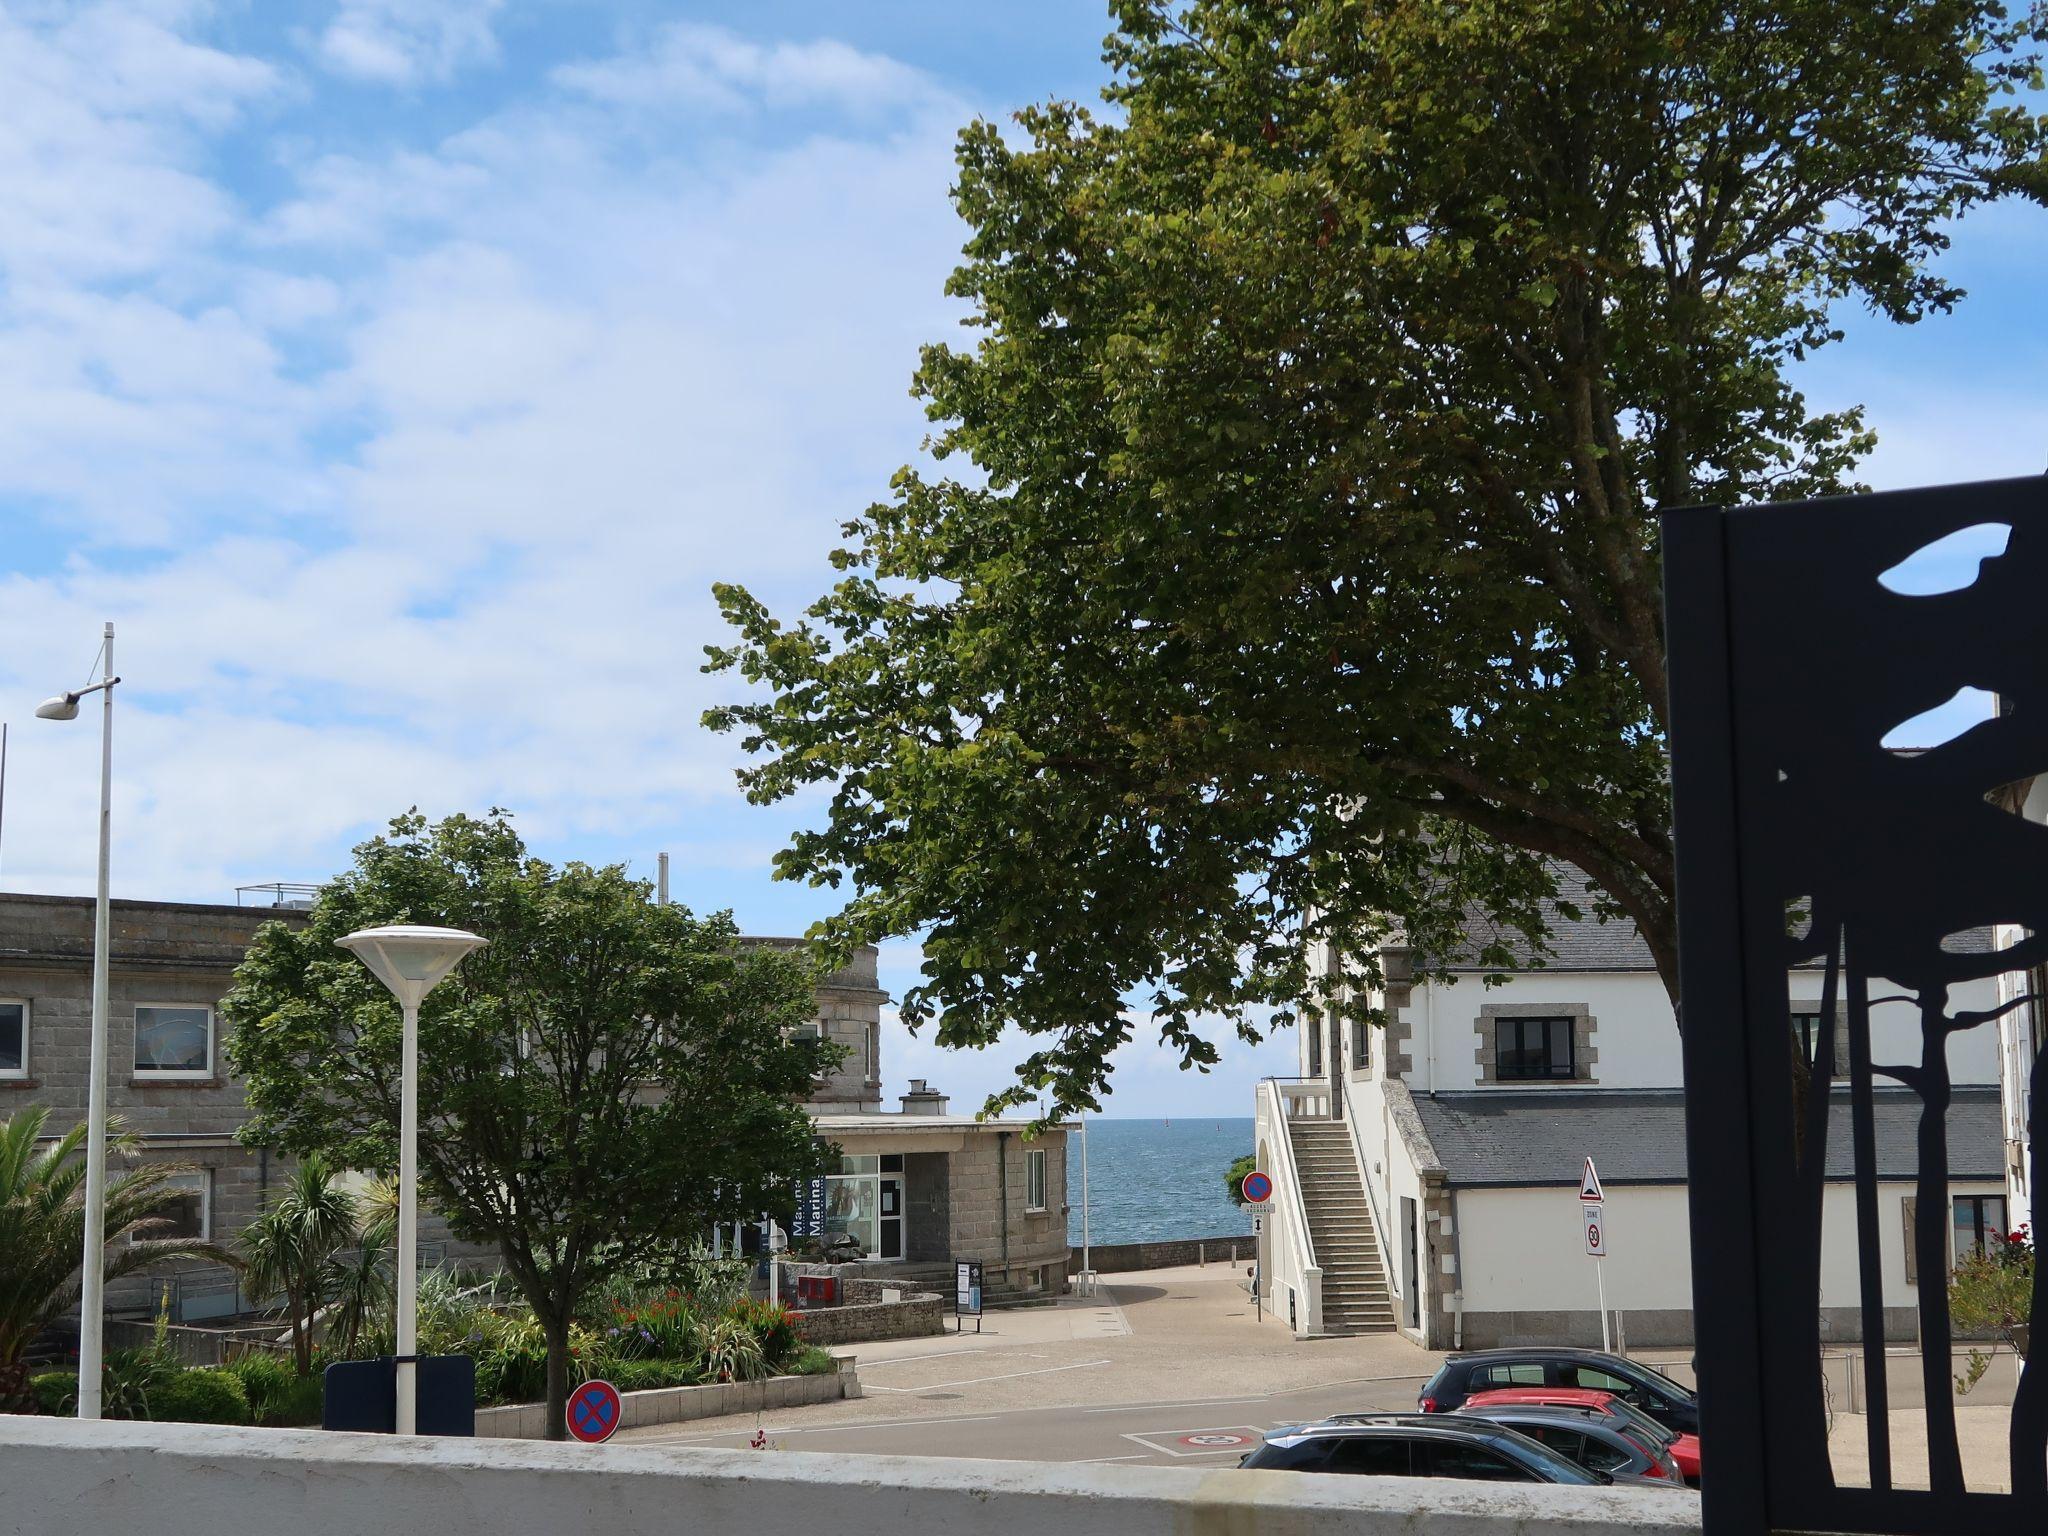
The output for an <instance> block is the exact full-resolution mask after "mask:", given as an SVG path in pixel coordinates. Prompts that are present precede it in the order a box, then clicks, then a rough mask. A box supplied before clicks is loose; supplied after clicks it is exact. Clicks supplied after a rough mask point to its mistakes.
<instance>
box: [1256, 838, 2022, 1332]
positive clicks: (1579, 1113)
mask: <svg viewBox="0 0 2048 1536" xmlns="http://www.w3.org/2000/svg"><path fill="white" fill-rule="evenodd" d="M1561 884H1562V885H1563V886H1564V891H1563V894H1564V895H1565V896H1566V897H1567V898H1568V899H1570V898H1574V897H1576V898H1577V905H1578V906H1579V907H1580V908H1581V909H1582V910H1589V909H1590V905H1591V903H1590V901H1589V900H1588V899H1587V897H1586V893H1585V891H1584V889H1583V885H1582V883H1580V882H1578V881H1577V880H1576V877H1575V876H1569V875H1568V877H1567V879H1566V880H1565V881H1563V882H1561ZM1574 887H1576V888H1574ZM1477 937H1478V936H1477V935H1476V934H1475V943H1474V944H1473V946H1472V947H1473V949H1474V951H1475V952H1476V950H1477V949H1478V947H1479V945H1478V943H1477V942H1476V939H1477ZM1485 937H1487V938H1489V939H1490V938H1491V937H1492V935H1491V934H1488V935H1486V936H1485ZM1983 942H1984V943H1985V944H1986V946H1987V947H1988V945H1989V944H1990V942H1991V935H1990V933H1989V932H1988V931H1987V932H1986V933H1985V934H1984V936H1983ZM1511 947H1513V948H1514V949H1515V952H1516V953H1517V954H1518V955H1520V956H1521V957H1522V958H1523V960H1524V961H1525V962H1526V961H1527V956H1528V951H1527V948H1526V946H1525V945H1523V944H1521V943H1520V942H1519V940H1518V939H1516V940H1515V941H1514V942H1513V944H1512V945H1511ZM1382 963H1383V965H1384V967H1385V970H1386V973H1387V976H1388V984H1387V990H1386V993H1385V995H1384V996H1383V997H1379V998H1375V999H1372V1000H1371V1001H1373V1002H1376V1003H1378V1004H1379V1005H1380V1006H1381V1007H1383V1008H1384V1009H1385V1012H1386V1016H1387V1019H1388V1021H1389V1022H1388V1023H1387V1024H1386V1026H1385V1027H1384V1028H1381V1027H1377V1026H1371V1025H1367V1024H1365V1023H1362V1022H1348V1023H1347V1022H1340V1021H1337V1020H1325V1021H1322V1022H1321V1023H1304V1024H1303V1026H1302V1029H1301V1038H1300V1039H1299V1041H1298V1050H1299V1061H1300V1074H1301V1075H1300V1078H1299V1079H1298V1080H1295V1081H1292V1082H1289V1081H1285V1080H1279V1081H1269V1082H1267V1083H1263V1084H1261V1085H1260V1087H1259V1089H1258V1099H1257V1114H1258V1146H1259V1153H1260V1165H1261V1166H1262V1167H1264V1168H1266V1169H1267V1170H1268V1171H1269V1172H1271V1173H1272V1174H1273V1175H1274V1182H1275V1185H1276V1192H1275V1195H1274V1199H1273V1202H1272V1206H1271V1209H1270V1211H1269V1214H1268V1217H1267V1220H1266V1222H1265V1224H1264V1225H1265V1230H1264V1233H1263V1235H1262V1247H1261V1253H1260V1259H1261V1273H1262V1275H1264V1276H1265V1277H1266V1285H1267V1288H1268V1295H1269V1298H1270V1305H1271V1306H1272V1307H1273V1309H1274V1311H1275V1313H1276V1314H1277V1315H1279V1316H1281V1317H1292V1319H1293V1321H1294V1324H1295V1328H1296V1331H1297V1332H1300V1333H1304V1334H1308V1333H1318V1332H1337V1331H1352V1330H1354V1329H1358V1328H1365V1327H1373V1326H1382V1327H1387V1326H1392V1327H1398V1328H1399V1329H1400V1330H1401V1331H1403V1332H1404V1333H1407V1334H1408V1335H1409V1336H1410V1337H1412V1338H1414V1339H1416V1340H1417V1341H1418V1342H1420V1343H1423V1344H1426V1345H1428V1346H1430V1347H1432V1348H1448V1347H1455V1346H1463V1347H1467V1348H1483V1347H1486V1346H1490V1345H1496V1344H1512V1343H1538V1342H1541V1343H1573V1344H1581V1345H1598V1344H1599V1343H1600V1341H1601V1327H1600V1314H1599V1284H1600V1282H1601V1280H1603V1279H1604V1282H1605V1289H1606V1298H1607V1304H1608V1306H1609V1308H1610V1309H1611V1310H1612V1311H1613V1312H1614V1313H1616V1314H1619V1319H1618V1326H1619V1327H1620V1328H1621V1329H1622V1330H1624V1331H1625V1336H1626V1338H1627V1340H1628V1341H1629V1342H1630V1343H1631V1344H1673V1343H1682V1342H1687V1341H1689V1340H1690V1339H1691V1337H1692V1295H1691V1291H1692V1286H1691V1238H1690V1231H1689V1226H1688V1218H1687V1210H1686V1179H1687V1174H1688V1170H1687V1168H1686V1143H1685V1105H1684V1098H1683V1092H1682V1084H1683V1075H1682V1068H1681V1064H1680V1042H1679V1034H1678V1026H1677V1023H1676V1020H1675V1019H1674V1017H1673V1013H1672V1008H1671V1003H1670V1000H1669V998H1668V997H1667V996H1666V993H1665V990H1664V985H1663V983H1662V981H1661V980H1660V979H1659V977H1658V975H1657V972H1656V970H1655V968H1654V966H1653V964H1652V962H1651V958H1650V953H1649V949H1648V947H1647V946H1646V945H1645V944H1644V943H1643V942H1642V940H1641V939H1640V937H1639V936H1638V935H1637V933H1636V930H1635V927H1634V925H1633V924H1632V923H1628V922H1626V921H1619V920H1618V921H1614V922H1609V923H1604V924H1603V923H1599V922H1595V921H1593V920H1591V919H1585V920H1582V921H1577V922H1573V921H1568V920H1567V919H1565V918H1564V917H1563V916H1562V915H1556V916H1554V918H1553V933H1552V937H1551V955H1550V958H1549V960H1548V963H1547V964H1546V965H1544V966H1542V967H1541V968H1536V967H1533V966H1526V967H1525V968H1524V969H1521V970H1518V971H1516V972H1515V973H1514V974H1512V975H1511V976H1509V978H1508V979H1507V980H1506V981H1505V983H1504V984H1502V985H1498V986H1491V987H1489V986H1486V985H1484V984H1483V982H1482V972H1481V971H1480V969H1479V968H1478V967H1476V966H1457V965H1454V966H1453V967H1452V970H1453V971H1454V972H1455V973H1457V980H1456V982H1455V984H1452V985H1441V984H1437V983H1425V982H1415V983H1412V984H1411V983H1410V981H1409V980H1408V978H1410V977H1412V975H1413V974H1414V970H1415V967H1414V965H1413V957H1412V956H1411V955H1409V954H1408V953H1406V952H1405V951H1401V950H1398V949H1391V950H1389V951H1387V952H1386V953H1384V954H1383V955H1382ZM1821 982H1822V975H1821V972H1820V971H1819V970H1818V969H1814V970H1800V971H1795V972H1794V973H1793V974H1792V976H1791V981H1790V985H1791V995H1792V997H1793V998H1794V999H1795V1019H1797V1020H1799V1021H1800V1022H1799V1026H1798V1027H1799V1028H1800V1029H1801V1030H1802V1033H1803V1036H1804V1038H1805V1039H1806V1040H1807V1041H1808V1042H1810V1041H1811V1039H1812V1031H1813V1030H1814V1029H1815V1028H1816V1027H1817V1025H1818V1022H1819V1010H1820V994H1821ZM1998 986H1999V984H1998V983H1997V982H1995V981H1991V980H1986V981H1982V982H1974V983H1970V984H1969V985H1968V986H1967V987H1957V988H1955V989H1953V990H1952V993H1951V997H1950V1008H1951V1010H1956V1009H1964V1008H1972V1009H1974V1008H1983V1007H1988V1006H1990V1005H1991V1004H1992V1002H1993V999H1994V998H1995V997H1996V995H1997V991H1998ZM1799 999H1804V1000H1806V1001H1808V1002H1809V1003H1810V1004H1811V1008H1812V1013H1811V1014H1810V1015H1805V1016H1801V1015H1800V1014H1799V1013H1798V1010H1797V1005H1796V1004H1797V1000H1799ZM1872 1001H1873V1004H1874V1005H1876V1004H1878V1003H1880V1001H1881V998H1880V997H1877V996H1874V997H1873V999H1872ZM1837 1012H1838V1017H1837V1026H1836V1027H1837V1028H1838V1029H1842V1030H1844V1031H1845V1032H1846V1009H1845V1008H1842V1007H1839V1006H1838V1011H1837ZM1871 1021H1872V1054H1873V1056H1874V1058H1875V1059H1876V1060H1878V1061H1879V1062H1883V1061H1888V1060H1889V1061H1901V1060H1904V1061H1911V1060H1917V1058H1918V1056H1919V1052H1920V1041H1919V1032H1918V1026H1917V1023H1916V1020H1915V1016H1914V1014H1913V1012H1912V1011H1911V1010H1909V1009H1906V1008H1899V1007H1894V1008H1886V1007H1883V1006H1873V1009H1872V1014H1871ZM1692 1027H1694V1028H1699V1029H1710V1028H1713V1027H1715V1025H1714V1021H1712V1020H1708V1019H1700V1020H1696V1021H1693V1026H1692ZM1840 1041H1841V1037H1839V1036H1838V1046H1837V1055H1836V1059H1837V1060H1839V1061H1846V1059H1847V1048H1846V1045H1845V1044H1842V1043H1840ZM1787 1049H1788V1056H1789V1051H1790V1042H1789V1041H1788V1043H1787ZM2000 1056H2001V1042H2000V1037H1999V1035H1998V1034H1997V1033H1996V1032H1994V1031H1993V1030H1992V1029H1991V1028H1989V1027H1981V1028H1977V1029H1972V1030H1966V1031H1962V1032H1959V1033H1958V1034H1956V1035H1955V1036H1954V1037H1952V1040H1951V1043H1950V1049H1949V1066H1950V1071H1951V1073H1952V1076H1953V1079H1954V1082H1955V1084H1956V1088H1955V1095H1954V1102H1953V1106H1952V1108H1951V1110H1950V1113H1949V1143H1950V1155H1951V1175H1952V1183H1951V1190H1952V1197H1951V1205H1952V1211H1953V1224H1952V1228H1951V1230H1952V1231H1953V1232H1954V1233H1955V1234H1956V1241H1957V1242H1958V1243H1974V1242H1979V1241H1981V1240H1982V1238H1983V1234H1985V1233H1987V1232H2002V1231H2003V1230H2004V1229H2005V1224H2006V1222H2007V1220H2008V1214H2007V1208H2006V1198H2007V1191H2006V1177H2007V1159H2006V1156H2005V1151H2004V1143H2005V1141H2006V1140H2007V1138H2008V1136H2009V1135H2010V1126H2009V1125H2008V1126H2007V1128H2006V1129H2005V1130H2004V1131H2002V1130H2001V1108H2000V1093H1999V1088H1998V1083H1999V1080H2000V1072H1999V1068H2000ZM1837 1095H1838V1097H1837V1098H1836V1101H1835V1112H1834V1113H1833V1114H1831V1116H1830V1120H1829V1128H1828V1143H1829V1145H1828V1180H1829V1188H1828V1190H1827V1193H1826V1198H1825V1203H1824V1217H1823V1220H1824V1223H1825V1226H1826V1230H1825V1231H1824V1233H1823V1235H1822V1317H1823V1321H1822V1328H1823V1336H1824V1337H1828V1338H1834V1339H1853V1338H1855V1337H1857V1336H1858V1332H1859V1312H1858V1307H1857V1296H1858V1291H1857V1286H1856V1243H1855V1225H1854V1223H1855V1208H1854V1185H1853V1182H1852V1176H1851V1171H1850V1157H1849V1123H1848V1122H1849V1116H1848V1111H1847V1099H1846V1092H1845V1089H1844V1088H1838V1089H1837ZM1876 1097H1877V1105H1876V1134H1877V1154H1878V1164H1879V1173H1880V1176H1879V1223H1880V1239H1881V1245H1882V1255H1883V1260H1882V1261H1883V1266H1884V1284H1885V1297H1884V1303H1885V1314H1886V1331H1887V1334H1888V1335H1889V1336H1891V1337H1896V1338H1910V1337H1912V1336H1913V1332H1914V1329H1915V1326H1916V1311H1915V1308H1916V1304H1917V1297H1918V1291H1917V1285H1918V1279H1919V1277H1918V1276H1917V1274H1915V1273H1914V1265H1913V1262H1912V1259H1911V1255H1910V1254H1909V1252H1908V1249H1907V1244H1906V1239H1905V1234H1906V1230H1907V1222H1908V1220H1909V1212H1910V1211H1911V1210H1912V1207H1913V1204H1914V1188H1913V1179H1914V1175H1915V1167H1916V1153H1915V1149H1914V1135H1915V1127H1916V1126H1917V1123H1918V1119H1919V1101H1918V1099H1917V1098H1915V1097H1914V1096H1913V1095H1912V1094H1911V1093H1910V1092H1908V1091H1907V1090H1905V1089H1887V1088H1883V1087H1880V1088H1879V1089H1878V1090H1877V1095H1876ZM1588 1157H1591V1158H1593V1159H1594V1160H1595V1162H1596V1163H1597V1165H1598V1168H1599V1173H1600V1177H1601V1180H1602V1181H1603V1183H1604V1185H1605V1189H1606V1214H1607V1217H1608V1226H1607V1250H1608V1256H1607V1257H1606V1258H1605V1259H1603V1260H1594V1259H1592V1258H1589V1257H1588V1256H1587V1255H1586V1252H1585V1232H1584V1226H1583V1223H1582V1220H1581V1214H1580V1204H1579V1198H1578V1195H1579V1180H1580V1175H1581V1172H1582V1170H1583V1167H1584V1164H1585V1160H1586V1159H1587V1158H1588ZM1704 1172H1705V1174H1706V1176H1709V1177H1711V1176H1712V1170H1705V1171H1704ZM1361 1216H1363V1217H1364V1218H1365V1220H1364V1226H1365V1229H1366V1230H1365V1233H1364V1240H1362V1241H1361V1240H1360V1225H1361V1222H1360V1218H1361ZM1596 1263H1597V1264H1600V1265H1604V1275H1596V1273H1595V1265H1596Z"/></svg>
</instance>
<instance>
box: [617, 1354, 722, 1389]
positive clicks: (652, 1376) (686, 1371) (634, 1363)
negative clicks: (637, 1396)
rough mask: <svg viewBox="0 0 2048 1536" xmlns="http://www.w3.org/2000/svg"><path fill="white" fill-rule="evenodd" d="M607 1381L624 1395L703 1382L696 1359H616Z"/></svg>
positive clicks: (692, 1385)
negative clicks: (624, 1393)
mask: <svg viewBox="0 0 2048 1536" xmlns="http://www.w3.org/2000/svg"><path fill="white" fill-rule="evenodd" d="M604 1375H605V1380H607V1381H609V1382H610V1383H611V1384H612V1385H613V1386H615V1387H617V1388H618V1389H619V1390H620V1391H621V1392H646V1391H650V1390H651V1389H653V1388H655V1387H694V1386H696V1385H697V1383H698V1382H700V1381H701V1380H703V1373H702V1372H701V1371H700V1370H698V1368H697V1363H696V1361H694V1360H614V1361H613V1362H612V1363H611V1364H610V1365H609V1366H608V1367H606V1369H605V1373H604Z"/></svg>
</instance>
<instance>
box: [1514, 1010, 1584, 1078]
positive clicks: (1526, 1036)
mask: <svg viewBox="0 0 2048 1536" xmlns="http://www.w3.org/2000/svg"><path fill="white" fill-rule="evenodd" d="M1493 1075H1494V1077H1495V1078H1496V1079H1497V1080H1498V1081H1500V1082H1503V1083H1509V1082H1529V1081H1532V1080H1534V1079H1538V1078H1549V1077H1566V1078H1569V1077H1576V1076H1578V1061H1577V1057H1576V1054H1575V1052H1574V1049H1573V1040H1572V1020H1570V1019H1514V1018H1502V1019H1496V1020H1495V1021H1494V1035H1493Z"/></svg>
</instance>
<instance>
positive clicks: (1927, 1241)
mask: <svg viewBox="0 0 2048 1536" xmlns="http://www.w3.org/2000/svg"><path fill="white" fill-rule="evenodd" d="M1919 992H1920V1039H1921V1045H1920V1080H1919V1083H1918V1085H1917V1086H1918V1087H1919V1089H1920V1135H1919V1152H1920V1169H1919V1186H1920V1187H1919V1190H1918V1209H1917V1210H1915V1212H1914V1220H1913V1227H1914V1231H1913V1250H1914V1260H1915V1268H1916V1269H1917V1270H1918V1273H1919V1278H1920V1286H1919V1288H1920V1371H1921V1380H1922V1386H1923V1389H1924V1391H1925V1392H1926V1395H1927V1468H1928V1483H1929V1486H1930V1488H1931V1489H1932V1491H1933V1492H1934V1493H1935V1495H1936V1496H1938V1497H1942V1498H1955V1497H1958V1496H1960V1495H1961V1494H1962V1492H1963V1488H1964V1484H1963V1455H1962V1450H1961V1447H1960V1446H1959V1445H1958V1444H1957V1441H1956V1398H1955V1388H1954V1386H1953V1384H1952V1377H1953V1374H1954V1370H1955V1361H1954V1358H1953V1355H1952V1351H1953V1347H1954V1346H1953V1344H1952V1343H1951V1332H1950V1328H1949V1315H1948V1236H1949V1216H1948V1199H1949V1191H1948V1107H1949V1078H1948V1019H1947V1017H1946V1016H1945V1015H1944V1014H1943V1012H1942V1000H1943V996H1944V994H1943V990H1942V988H1941V987H1939V986H1928V985H1922V986H1921V987H1920V988H1919Z"/></svg>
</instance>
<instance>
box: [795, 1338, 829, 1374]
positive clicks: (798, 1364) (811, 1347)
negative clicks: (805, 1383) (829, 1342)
mask: <svg viewBox="0 0 2048 1536" xmlns="http://www.w3.org/2000/svg"><path fill="white" fill-rule="evenodd" d="M838 1369H839V1361H838V1358H837V1357H836V1356H834V1355H833V1353H832V1351H831V1350H829V1349H820V1348H818V1346H817V1345H815V1344H806V1345H805V1346H804V1347H803V1348H802V1349H800V1350H798V1351H797V1352H796V1358H795V1359H794V1360H792V1361H790V1362H789V1365H788V1366H787V1367H786V1374H788V1375H791V1376H830V1375H831V1374H832V1373H833V1372H834V1371H836V1370H838Z"/></svg>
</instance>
